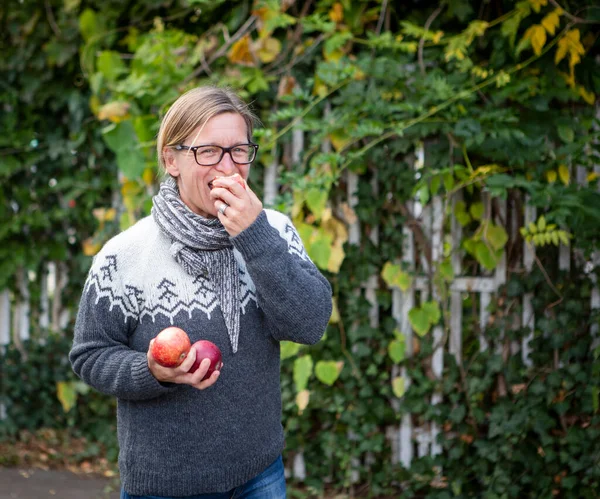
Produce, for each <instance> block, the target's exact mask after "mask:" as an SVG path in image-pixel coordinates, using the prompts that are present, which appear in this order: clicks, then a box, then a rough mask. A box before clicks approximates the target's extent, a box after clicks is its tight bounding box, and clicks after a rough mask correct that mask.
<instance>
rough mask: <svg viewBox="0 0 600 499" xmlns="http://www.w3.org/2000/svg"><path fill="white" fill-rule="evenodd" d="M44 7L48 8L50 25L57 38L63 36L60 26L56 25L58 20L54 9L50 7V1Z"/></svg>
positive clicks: (47, 15)
mask: <svg viewBox="0 0 600 499" xmlns="http://www.w3.org/2000/svg"><path fill="white" fill-rule="evenodd" d="M44 5H45V7H46V17H47V18H48V24H49V25H50V27H51V28H52V31H54V34H55V35H56V36H60V35H62V32H61V31H60V28H59V27H58V24H56V19H55V18H54V13H53V12H52V7H51V6H50V2H49V1H48V0H46V1H45V2H44Z"/></svg>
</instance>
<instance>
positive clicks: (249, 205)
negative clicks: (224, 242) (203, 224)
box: [210, 177, 263, 237]
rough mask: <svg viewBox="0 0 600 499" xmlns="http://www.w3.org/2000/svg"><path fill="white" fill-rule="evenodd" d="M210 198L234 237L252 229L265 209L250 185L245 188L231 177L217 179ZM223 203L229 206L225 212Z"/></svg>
mask: <svg viewBox="0 0 600 499" xmlns="http://www.w3.org/2000/svg"><path fill="white" fill-rule="evenodd" d="M210 197H211V198H212V199H213V201H214V203H215V208H216V209H217V211H218V217H219V220H220V221H221V223H222V224H223V226H224V227H225V230H227V232H228V233H229V235H230V236H232V237H233V236H237V235H238V234H239V233H240V232H242V231H243V230H244V229H247V228H248V227H250V225H252V223H253V222H254V221H255V220H256V218H257V217H258V215H260V212H261V211H262V209H263V205H262V202H261V200H260V199H258V197H257V196H256V194H254V192H253V191H252V190H251V189H250V187H248V184H246V186H245V187H243V186H242V185H240V184H239V182H237V181H236V180H235V179H233V178H229V177H218V178H215V180H214V181H213V188H212V190H211V191H210ZM223 203H226V205H227V206H226V208H225V211H224V212H223V211H222V210H223V207H224V205H223ZM219 208H221V211H219Z"/></svg>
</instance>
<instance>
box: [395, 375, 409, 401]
mask: <svg viewBox="0 0 600 499" xmlns="http://www.w3.org/2000/svg"><path fill="white" fill-rule="evenodd" d="M392 391H393V392H394V395H395V396H396V397H398V398H401V397H402V396H403V395H404V393H405V392H406V381H405V379H404V378H403V377H402V376H397V377H395V378H394V379H392Z"/></svg>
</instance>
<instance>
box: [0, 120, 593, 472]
mask: <svg viewBox="0 0 600 499" xmlns="http://www.w3.org/2000/svg"><path fill="white" fill-rule="evenodd" d="M598 114H599V117H600V113H598ZM292 133H293V140H292V142H291V143H290V144H289V145H287V146H286V148H287V150H284V151H280V152H279V154H278V153H277V152H275V154H274V155H273V157H274V160H273V163H272V164H271V165H270V166H269V167H268V168H267V169H266V170H265V178H264V181H265V190H264V192H265V198H264V202H265V205H269V204H272V203H273V201H274V199H275V196H276V193H277V192H278V188H279V186H278V180H277V178H278V175H277V174H278V170H279V167H280V164H279V159H278V158H279V156H280V155H281V156H283V155H285V156H287V157H288V158H292V160H293V162H294V164H299V161H300V157H301V151H302V150H303V148H304V135H303V132H302V131H301V130H299V129H296V130H294V131H293V132H292ZM329 148H330V145H329V144H328V143H325V144H324V145H323V150H324V151H328V150H329ZM424 155H425V150H424V149H423V147H422V146H419V147H417V148H416V150H415V158H416V164H417V165H419V164H420V165H422V164H423V163H424ZM595 171H596V172H597V173H599V174H600V165H599V166H597V167H596V168H595ZM581 173H582V172H581V171H578V169H577V168H575V172H574V174H575V175H574V176H575V177H577V178H578V179H579V181H580V182H585V176H582V175H581ZM345 181H346V185H347V202H348V204H349V206H350V207H351V208H356V207H357V204H358V198H357V196H356V190H357V186H358V183H359V177H358V176H357V175H356V174H354V173H351V172H345ZM372 187H373V190H374V192H375V193H377V192H378V189H379V186H378V180H377V177H376V176H375V177H374V178H373V185H372ZM460 195H461V194H460V193H457V194H456V195H454V196H453V197H452V198H451V199H444V198H442V197H440V196H436V197H434V198H433V199H432V200H431V202H430V203H428V205H427V206H424V207H423V206H421V205H420V204H419V203H418V202H417V201H414V202H412V203H409V206H408V209H409V210H411V212H412V215H413V216H414V217H415V218H416V219H417V220H418V221H419V222H420V223H421V227H422V228H423V230H424V233H425V235H426V237H427V239H428V240H429V243H430V245H431V265H433V266H434V267H435V266H437V265H439V263H440V262H441V260H442V256H443V243H444V240H445V236H446V235H445V234H444V233H443V220H444V217H445V213H447V208H448V206H447V204H448V203H450V204H451V206H452V207H453V206H454V205H455V204H456V202H458V201H460V199H461V198H460ZM484 205H485V206H490V203H488V202H485V203H484ZM498 205H499V206H500V210H499V213H497V214H495V216H498V215H499V219H501V220H504V221H506V224H505V225H506V227H507V230H508V231H509V233H510V234H512V236H513V240H514V239H515V237H514V236H515V235H516V232H517V231H518V228H519V227H518V223H517V213H516V211H515V207H514V206H510V207H507V206H506V202H504V201H502V202H499V200H496V206H498ZM452 211H453V210H452ZM507 215H508V217H509V218H508V220H506V217H507ZM484 217H488V218H490V217H492V213H490V210H489V209H487V210H486V211H485V214H484ZM523 217H524V225H527V224H528V223H529V222H530V221H534V220H536V218H537V214H536V210H535V208H532V207H531V206H528V205H525V208H524V213H523ZM496 223H500V220H496ZM348 229H349V230H348V234H349V241H348V242H349V244H353V245H359V244H360V237H361V230H360V226H359V222H355V223H353V224H351V225H350V226H349V228H348ZM402 230H403V235H404V246H403V248H399V250H398V255H399V256H398V261H401V262H403V263H404V264H405V265H406V267H407V268H409V269H412V270H416V269H418V268H420V269H421V270H423V271H424V272H423V275H422V276H419V277H417V278H416V279H415V280H414V282H413V286H412V287H411V288H410V289H408V290H407V291H405V292H403V291H401V290H400V289H394V290H393V291H392V295H393V302H392V304H393V306H392V314H393V317H394V319H395V320H396V323H397V326H398V330H399V331H401V332H402V333H403V334H404V335H405V340H406V355H407V356H408V357H410V356H411V355H413V331H412V328H411V325H410V323H409V321H408V311H409V310H410V309H411V308H413V307H414V306H418V305H420V304H421V303H423V302H425V301H427V300H428V299H430V298H431V299H433V300H439V298H440V297H439V296H437V294H436V290H435V287H434V286H431V285H430V284H431V283H430V282H429V280H428V278H427V277H426V275H427V271H428V270H429V268H428V266H429V262H428V261H427V259H426V258H425V256H424V255H423V254H422V253H421V252H420V251H418V249H417V247H416V245H415V240H414V236H413V232H412V231H411V229H410V227H409V226H404V227H403V229H402ZM449 237H450V240H451V244H452V249H453V253H452V267H453V271H454V275H455V276H456V277H455V278H454V280H453V282H452V283H451V284H450V321H449V336H448V341H447V342H445V343H443V342H442V340H443V339H444V336H445V335H444V331H443V329H442V326H436V327H434V328H433V330H432V331H431V332H430V333H429V334H432V335H433V341H434V345H435V350H434V354H433V358H432V372H433V374H434V376H437V377H441V376H442V372H443V369H444V356H443V352H444V350H445V349H448V352H449V353H450V354H452V355H453V356H454V357H455V358H456V360H457V362H460V361H461V359H462V344H463V341H462V330H463V317H462V313H463V299H464V296H465V294H466V293H470V294H472V295H473V294H475V295H477V302H478V304H479V309H478V311H479V325H480V330H481V337H480V345H481V349H482V350H485V349H487V348H488V341H487V339H486V334H485V330H486V327H487V325H488V321H489V318H490V313H489V311H488V306H489V305H490V303H491V302H492V301H493V297H494V294H495V293H496V292H497V291H498V289H499V287H500V286H501V285H502V284H504V283H505V281H506V277H507V265H506V259H502V260H501V261H500V263H499V264H498V266H497V268H496V269H495V271H494V272H493V273H482V274H480V275H471V276H470V275H464V274H463V271H462V268H461V263H462V255H461V252H460V241H461V238H462V228H461V226H460V224H459V223H458V222H457V220H456V219H455V218H452V220H451V226H450V234H449ZM370 238H371V242H372V243H373V244H375V245H377V244H378V242H379V231H378V228H377V227H372V228H371V232H370ZM571 253H572V250H571V249H570V248H568V247H561V248H560V259H559V265H560V268H561V269H568V268H569V266H570V265H571V261H572V258H571V256H572V255H571ZM521 263H522V268H523V269H525V270H528V271H529V270H531V269H532V268H533V265H534V263H535V250H534V248H533V247H532V246H531V245H529V244H525V245H524V247H523V259H522V262H521ZM586 265H587V266H588V267H590V266H591V267H590V268H592V267H593V266H598V265H600V252H597V254H596V255H595V256H594V258H593V260H592V261H591V262H587V263H586ZM15 279H16V284H17V287H18V290H19V293H18V295H14V294H12V293H11V292H10V291H8V290H4V291H1V292H0V349H2V348H4V346H5V345H6V344H8V343H9V342H11V341H12V342H14V343H15V344H17V345H18V344H20V343H21V342H22V341H23V340H26V339H28V338H29V335H30V328H31V324H30V320H31V317H32V313H31V312H32V308H33V309H35V311H36V313H35V314H33V315H35V318H36V320H37V321H38V322H39V325H40V326H41V329H44V328H50V329H53V330H56V331H60V330H64V328H65V327H66V326H67V324H68V323H69V320H70V314H71V313H72V311H71V310H69V309H68V308H67V307H65V306H64V304H63V302H62V290H63V289H64V288H65V286H66V284H67V281H68V276H67V275H66V266H65V265H64V264H60V263H55V262H49V263H48V264H47V265H46V266H45V268H44V272H43V275H42V276H36V275H33V274H26V273H25V272H24V271H22V272H20V273H18V274H17V275H16V276H15ZM36 279H40V282H41V298H40V302H39V303H30V293H29V284H30V282H31V281H34V280H36ZM379 283H380V279H379V275H378V274H374V275H372V276H371V277H370V278H369V279H368V280H367V281H366V282H365V283H364V285H363V290H362V291H364V293H365V297H366V298H367V300H368V301H369V302H370V303H371V310H370V314H369V321H370V325H371V326H372V327H374V328H377V327H378V326H379V319H380V318H379V306H378V303H377V298H376V293H377V291H378V289H379V286H380V284H379ZM431 290H433V295H432V296H431V297H430V296H429V293H430V292H431ZM357 292H358V293H360V292H361V290H357ZM532 298H533V297H532V295H531V293H528V294H525V295H524V296H523V297H522V316H521V317H520V320H519V321H518V323H516V324H514V327H516V328H518V327H522V326H523V327H528V328H530V330H531V331H532V332H531V333H530V335H529V336H528V337H526V338H524V339H523V341H522V342H521V344H512V345H511V354H513V355H518V354H520V355H521V356H522V359H523V362H524V363H525V364H526V365H528V364H530V358H529V356H530V353H531V347H530V340H531V338H532V335H533V329H534V327H535V315H534V313H533V307H532ZM590 305H591V307H592V309H599V308H600V291H599V289H598V286H596V287H595V288H594V289H593V291H592V295H591V303H590ZM592 334H593V335H594V336H595V345H598V344H599V343H600V331H599V330H598V327H594V328H593V329H592ZM42 341H43V338H42ZM399 375H400V376H402V377H404V378H405V386H406V388H407V389H408V387H409V386H410V372H409V371H408V370H407V369H406V367H404V366H402V367H399V366H395V367H394V369H393V371H392V373H391V378H392V379H393V378H395V377H397V376H399ZM440 401H441V395H440V394H434V396H433V397H432V399H431V404H434V405H435V404H438V403H439V402H440ZM392 404H393V405H394V407H396V408H400V406H401V404H402V400H401V399H395V400H393V401H392ZM4 410H5V409H4V407H1V406H0V419H1V418H2V417H3V416H4ZM439 434H440V428H438V427H437V425H436V424H433V423H431V424H427V425H424V426H423V425H422V426H418V425H416V424H415V422H414V420H413V417H412V416H411V415H410V414H404V415H403V416H402V418H401V421H400V424H399V425H398V426H394V427H389V428H388V429H387V437H388V439H389V442H390V445H391V449H392V460H393V463H394V464H401V465H402V466H404V467H409V466H410V464H411V462H412V460H413V459H414V458H415V456H417V457H422V456H425V455H436V454H438V453H440V452H441V446H440V444H439V442H438V436H439ZM348 438H349V439H353V438H356V437H355V436H354V435H352V434H349V435H348ZM372 459H373V457H372V456H367V457H366V459H365V463H363V464H365V465H366V466H368V465H369V462H370V461H372ZM360 464H361V463H359V462H356V461H355V462H354V463H353V464H352V465H353V467H354V468H355V471H354V472H353V474H352V476H353V480H354V481H358V480H359V474H358V468H359V466H360ZM287 471H288V475H292V476H294V477H295V478H297V479H300V480H303V479H304V478H305V477H306V467H305V462H304V456H303V453H302V452H301V451H300V452H298V453H297V454H296V455H295V457H294V461H293V464H292V468H291V470H287Z"/></svg>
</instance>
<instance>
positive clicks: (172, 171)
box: [162, 147, 179, 177]
mask: <svg viewBox="0 0 600 499" xmlns="http://www.w3.org/2000/svg"><path fill="white" fill-rule="evenodd" d="M162 154H163V161H164V163H165V170H166V171H167V173H168V174H169V175H171V177H178V176H179V167H178V166H177V156H176V154H175V151H173V149H171V148H170V147H163V151H162Z"/></svg>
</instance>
